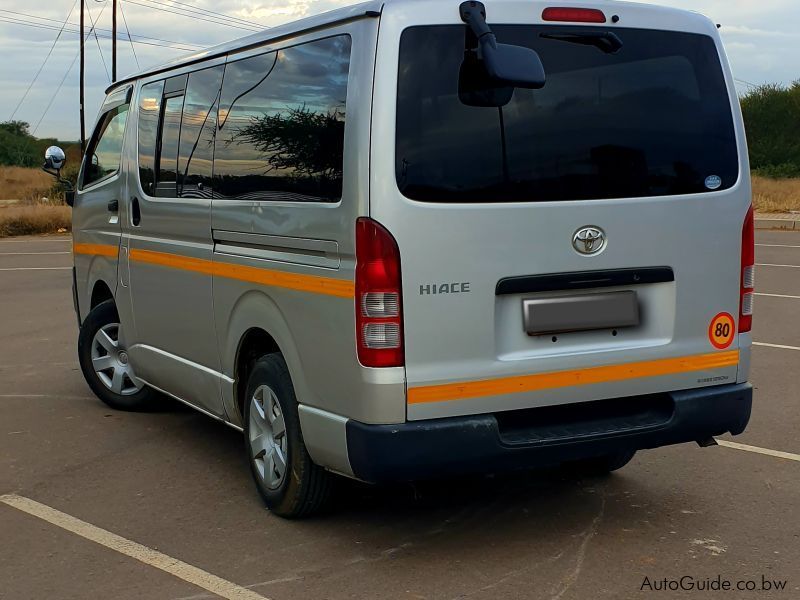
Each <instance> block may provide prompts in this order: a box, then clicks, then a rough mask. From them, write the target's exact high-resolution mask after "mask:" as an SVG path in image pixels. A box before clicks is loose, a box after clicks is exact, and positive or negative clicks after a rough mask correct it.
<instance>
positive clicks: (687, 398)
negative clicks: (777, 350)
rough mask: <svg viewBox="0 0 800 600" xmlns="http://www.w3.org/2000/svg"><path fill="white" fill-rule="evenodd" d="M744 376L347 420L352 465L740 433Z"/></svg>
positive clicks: (438, 466)
mask: <svg viewBox="0 0 800 600" xmlns="http://www.w3.org/2000/svg"><path fill="white" fill-rule="evenodd" d="M752 403H753V388H752V386H751V385H750V384H747V383H745V384H737V385H724V386H717V387H711V388H703V389H695V390H687V391H681V392H671V393H665V394H656V395H651V396H637V397H632V398H623V399H615V400H603V401H597V402H587V403H581V404H571V405H566V406H557V407H545V408H534V409H528V410H522V411H511V412H507V413H497V414H484V415H475V416H466V417H455V418H447V419H435V420H428V421H412V422H407V423H401V424H398V425H366V424H364V423H360V422H357V421H348V423H347V449H348V454H349V458H350V465H351V467H352V469H353V473H354V474H355V476H356V477H358V478H359V479H362V480H364V481H371V482H387V481H413V480H420V479H430V478H434V477H439V476H446V475H456V474H465V473H476V472H483V473H487V472H497V471H507V470H514V469H528V468H534V467H542V466H549V465H556V464H559V463H561V462H565V461H570V460H578V459H582V458H589V457H592V456H600V455H604V454H611V453H615V452H620V451H625V450H642V449H646V448H658V447H661V446H667V445H671V444H680V443H684V442H694V441H698V442H702V441H706V440H708V439H709V438H710V437H712V436H717V435H722V434H725V433H732V434H733V435H738V434H740V433H742V432H743V431H744V430H745V428H746V427H747V424H748V422H749V420H750V412H751V408H752Z"/></svg>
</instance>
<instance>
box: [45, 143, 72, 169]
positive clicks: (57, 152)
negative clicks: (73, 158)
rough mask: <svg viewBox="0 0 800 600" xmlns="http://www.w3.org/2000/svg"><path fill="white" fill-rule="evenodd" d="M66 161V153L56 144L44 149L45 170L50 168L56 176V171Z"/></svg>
mask: <svg viewBox="0 0 800 600" xmlns="http://www.w3.org/2000/svg"><path fill="white" fill-rule="evenodd" d="M66 161H67V155H66V154H64V151H63V150H62V149H61V148H59V147H58V146H50V147H49V148H48V149H47V150H45V151H44V170H45V171H50V170H52V171H55V174H56V176H58V173H59V172H60V171H61V169H62V168H63V167H64V163H65V162H66ZM51 174H52V173H51Z"/></svg>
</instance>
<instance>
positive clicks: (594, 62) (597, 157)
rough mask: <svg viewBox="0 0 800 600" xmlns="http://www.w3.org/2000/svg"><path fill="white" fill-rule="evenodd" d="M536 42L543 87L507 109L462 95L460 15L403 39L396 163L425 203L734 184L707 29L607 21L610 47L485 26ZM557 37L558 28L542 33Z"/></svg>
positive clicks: (734, 165)
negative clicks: (614, 45) (615, 44)
mask: <svg viewBox="0 0 800 600" xmlns="http://www.w3.org/2000/svg"><path fill="white" fill-rule="evenodd" d="M493 31H494V33H495V34H496V36H497V39H498V41H499V42H500V43H504V44H516V45H520V46H527V47H529V48H533V49H535V50H536V51H537V52H538V53H539V55H540V56H541V58H542V62H543V64H544V67H545V70H546V72H547V83H546V85H545V86H544V88H542V89H541V90H527V89H516V90H515V91H514V94H513V97H512V99H511V101H510V102H509V103H508V104H506V105H505V106H503V107H497V106H492V107H475V106H467V105H466V104H465V103H463V102H462V101H461V100H460V99H459V93H458V89H459V69H460V67H461V63H462V61H463V57H464V47H465V27H463V26H459V25H454V26H450V25H446V26H424V27H412V28H409V29H406V30H405V31H404V33H403V36H402V38H401V42H400V75H399V81H398V99H397V140H396V144H397V147H396V171H397V182H398V185H399V187H400V190H401V192H402V193H403V194H404V195H405V196H407V197H408V198H411V199H414V200H421V201H428V202H530V201H554V200H588V199H594V198H630V197H642V196H666V195H673V194H690V193H698V192H709V191H712V190H720V189H726V188H730V187H731V186H733V185H734V184H735V183H736V180H737V178H738V174H739V162H738V155H737V148H736V139H735V133H734V126H733V117H732V113H731V105H730V100H729V96H728V92H727V89H726V85H725V79H724V76H723V73H722V68H721V65H720V61H719V55H718V53H717V49H716V47H715V45H714V41H713V40H712V39H711V38H710V37H708V36H704V35H696V34H689V33H678V32H670V31H654V30H640V29H620V28H608V29H606V28H604V29H603V31H611V32H613V33H615V34H616V35H617V36H618V37H619V39H620V40H621V41H622V43H623V45H622V48H621V49H620V50H618V51H617V52H616V53H606V52H604V51H602V50H601V49H599V48H598V47H596V46H595V45H586V44H580V43H575V42H574V41H573V42H568V41H564V39H563V38H564V37H568V36H565V35H563V34H569V33H570V32H575V31H576V28H574V27H570V28H567V27H561V26H556V27H551V26H530V25H502V26H493ZM543 36H556V37H558V36H560V37H561V38H562V39H552V37H543Z"/></svg>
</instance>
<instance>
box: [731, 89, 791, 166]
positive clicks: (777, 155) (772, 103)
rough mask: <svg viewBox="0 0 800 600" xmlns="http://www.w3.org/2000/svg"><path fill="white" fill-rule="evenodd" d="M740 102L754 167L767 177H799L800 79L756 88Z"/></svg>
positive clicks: (751, 161)
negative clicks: (783, 84) (791, 82)
mask: <svg viewBox="0 0 800 600" xmlns="http://www.w3.org/2000/svg"><path fill="white" fill-rule="evenodd" d="M741 102H742V113H743V114H744V123H745V127H746V128H747V142H748V144H749V146H750V166H751V168H752V169H753V170H754V171H756V172H757V173H758V174H759V175H764V176H765V177H776V178H782V177H800V81H796V82H795V83H793V84H792V85H790V86H789V87H786V86H782V85H777V84H768V85H762V86H759V87H756V88H753V89H752V90H750V91H749V92H748V93H747V94H745V95H744V96H742V98H741Z"/></svg>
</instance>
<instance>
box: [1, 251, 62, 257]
mask: <svg viewBox="0 0 800 600" xmlns="http://www.w3.org/2000/svg"><path fill="white" fill-rule="evenodd" d="M39 254H47V255H53V254H71V252H0V256H36V255H39Z"/></svg>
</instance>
